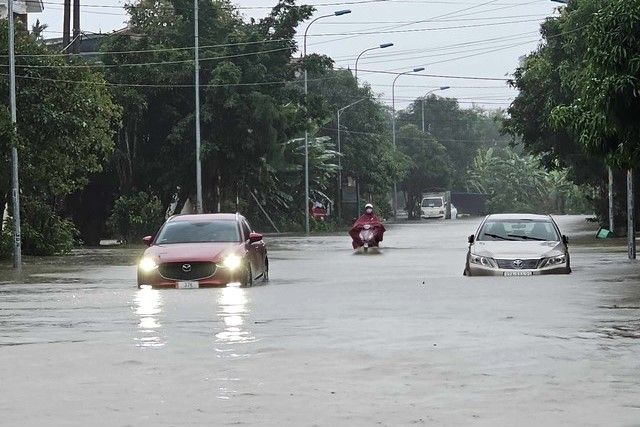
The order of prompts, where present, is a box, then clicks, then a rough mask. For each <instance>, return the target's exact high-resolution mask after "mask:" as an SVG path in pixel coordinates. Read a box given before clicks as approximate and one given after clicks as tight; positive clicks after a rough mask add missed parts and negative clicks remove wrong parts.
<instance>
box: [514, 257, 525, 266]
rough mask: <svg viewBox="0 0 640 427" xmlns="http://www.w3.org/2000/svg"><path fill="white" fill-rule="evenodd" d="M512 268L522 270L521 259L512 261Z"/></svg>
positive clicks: (522, 263)
mask: <svg viewBox="0 0 640 427" xmlns="http://www.w3.org/2000/svg"><path fill="white" fill-rule="evenodd" d="M513 266H514V268H522V267H523V266H524V262H523V261H522V260H521V259H516V260H514V261H513Z"/></svg>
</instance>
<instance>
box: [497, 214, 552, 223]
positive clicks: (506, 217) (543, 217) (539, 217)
mask: <svg viewBox="0 0 640 427" xmlns="http://www.w3.org/2000/svg"><path fill="white" fill-rule="evenodd" d="M490 219H493V220H496V219H497V220H500V219H502V220H513V219H524V220H539V221H540V220H543V221H550V220H551V215H537V214H527V213H508V214H492V215H488V216H487V220H490Z"/></svg>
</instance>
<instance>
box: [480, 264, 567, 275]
mask: <svg viewBox="0 0 640 427" xmlns="http://www.w3.org/2000/svg"><path fill="white" fill-rule="evenodd" d="M468 273H469V275H470V276H539V275H544V274H569V273H571V267H568V266H566V265H560V266H555V267H550V268H537V269H531V270H525V269H522V270H516V269H506V268H490V267H484V266H481V265H476V264H470V265H469V267H468Z"/></svg>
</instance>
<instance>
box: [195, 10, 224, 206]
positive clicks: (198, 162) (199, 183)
mask: <svg viewBox="0 0 640 427" xmlns="http://www.w3.org/2000/svg"><path fill="white" fill-rule="evenodd" d="M193 38H194V50H195V52H194V62H195V67H194V68H195V71H194V79H195V91H196V93H195V95H196V105H195V110H196V117H195V118H196V212H197V213H199V214H201V213H203V212H204V209H203V204H202V163H201V159H200V151H201V148H200V142H201V141H200V52H199V50H200V49H199V41H200V37H199V34H198V0H193ZM218 185H220V183H219V182H218Z"/></svg>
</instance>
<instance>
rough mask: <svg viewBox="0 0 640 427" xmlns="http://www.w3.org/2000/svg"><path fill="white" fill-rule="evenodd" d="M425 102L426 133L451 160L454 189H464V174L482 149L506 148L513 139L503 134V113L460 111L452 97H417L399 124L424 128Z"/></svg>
mask: <svg viewBox="0 0 640 427" xmlns="http://www.w3.org/2000/svg"><path fill="white" fill-rule="evenodd" d="M423 100H424V110H425V114H424V116H425V130H426V133H428V134H429V135H431V136H433V137H434V138H435V139H436V140H437V141H438V142H439V143H440V144H442V145H443V146H444V147H445V148H446V149H447V152H448V154H449V158H450V159H451V169H452V171H451V174H450V175H451V187H452V189H457V190H462V189H464V187H465V185H466V184H465V182H464V174H465V171H466V170H467V169H468V168H469V167H470V166H471V164H472V162H473V159H474V157H475V155H476V152H477V151H478V149H480V148H489V147H495V146H500V147H503V146H506V145H507V144H508V143H509V142H510V141H511V138H509V137H506V136H504V135H502V134H501V133H500V129H501V124H502V120H503V118H504V117H503V113H502V112H500V111H497V112H491V111H484V110H482V109H479V108H460V105H459V104H458V101H457V100H456V99H453V98H441V97H437V96H435V95H433V94H432V95H430V96H428V97H426V98H418V99H416V100H415V101H414V102H413V103H412V104H410V105H409V106H408V107H407V108H406V109H405V110H404V111H401V112H400V114H399V115H398V123H399V124H400V126H402V125H403V124H409V123H410V124H412V125H414V126H416V127H417V128H419V129H422V102H423Z"/></svg>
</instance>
